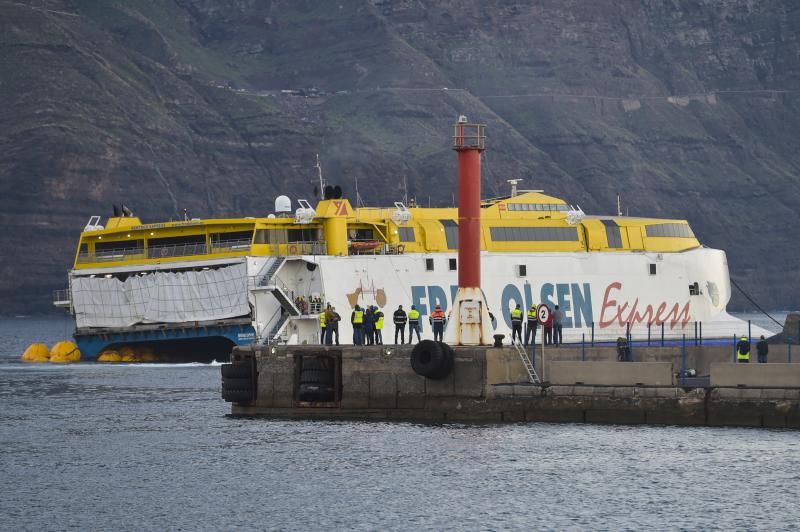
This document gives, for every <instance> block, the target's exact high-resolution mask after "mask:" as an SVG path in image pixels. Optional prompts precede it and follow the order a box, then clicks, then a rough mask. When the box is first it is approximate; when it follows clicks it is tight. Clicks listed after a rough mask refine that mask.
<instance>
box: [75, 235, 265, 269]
mask: <svg viewBox="0 0 800 532" xmlns="http://www.w3.org/2000/svg"><path fill="white" fill-rule="evenodd" d="M249 251H250V240H222V241H217V242H212V243H211V245H209V244H206V243H205V242H196V243H191V244H170V245H166V246H158V245H154V246H147V248H120V249H104V250H102V251H95V252H94V253H89V252H82V253H80V254H78V264H87V263H93V262H117V261H123V260H136V259H164V258H170V257H188V256H191V255H208V254H210V253H241V252H244V253H246V252H249Z"/></svg>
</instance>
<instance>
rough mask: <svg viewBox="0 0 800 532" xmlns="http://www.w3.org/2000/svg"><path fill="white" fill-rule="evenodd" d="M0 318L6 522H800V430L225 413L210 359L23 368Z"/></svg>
mask: <svg viewBox="0 0 800 532" xmlns="http://www.w3.org/2000/svg"><path fill="white" fill-rule="evenodd" d="M70 330H71V325H70V323H69V322H68V321H65V320H33V319H29V320H23V319H16V320H14V319H11V320H8V319H6V320H0V493H1V494H0V529H2V530H37V531H38V530H264V529H284V530H285V529H299V530H323V529H325V530H327V529H356V530H383V529H405V530H416V529H435V530H475V529H490V530H503V529H524V530H529V529H552V530H565V529H567V530H623V529H628V530H643V529H657V530H662V529H719V530H731V529H737V530H740V529H741V530H744V529H762V530H798V523H800V509H798V500H800V434H798V433H797V432H793V431H781V430H747V429H726V428H713V429H712V428H678V427H624V426H592V425H555V424H514V425H445V426H436V425H417V424H411V423H376V422H371V423H360V422H325V421H315V422H307V421H275V420H263V419H254V420H240V419H232V418H228V417H226V414H227V412H228V411H229V407H228V405H227V404H226V403H224V402H222V401H221V399H220V397H219V385H220V379H219V367H217V366H215V365H199V364H198V365H173V366H163V365H162V366H156V365H113V366H105V365H99V364H79V365H72V366H48V365H44V366H29V365H22V364H21V363H19V362H17V359H18V357H19V355H20V353H21V352H22V349H24V347H25V346H26V345H27V344H28V343H30V342H31V341H33V340H45V341H48V342H50V343H52V342H53V341H55V340H58V339H61V338H65V337H67V336H68V334H69V332H70Z"/></svg>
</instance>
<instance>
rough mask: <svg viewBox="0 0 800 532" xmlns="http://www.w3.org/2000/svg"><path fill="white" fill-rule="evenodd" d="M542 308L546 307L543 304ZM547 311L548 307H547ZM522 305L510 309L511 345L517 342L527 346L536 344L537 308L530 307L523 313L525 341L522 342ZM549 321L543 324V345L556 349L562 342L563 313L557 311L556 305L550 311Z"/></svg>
mask: <svg viewBox="0 0 800 532" xmlns="http://www.w3.org/2000/svg"><path fill="white" fill-rule="evenodd" d="M544 306H546V307H547V305H546V304H545V305H544ZM547 308H548V310H549V309H550V307H547ZM522 314H523V312H522V305H520V304H517V306H516V307H515V308H513V309H511V343H512V344H513V343H514V340H517V341H518V342H519V343H520V344H523V345H528V344H535V343H536V330H537V329H538V328H539V316H538V307H537V306H536V305H531V308H529V309H528V310H527V312H525V318H526V319H525V340H524V341H523V340H522V318H523V315H522ZM550 317H551V319H550V320H549V321H548V322H546V323H545V324H544V327H543V328H544V345H550V344H553V345H555V346H556V347H558V346H559V345H561V344H562V343H563V340H562V336H561V333H562V330H563V326H562V321H563V319H564V313H563V312H562V311H561V310H559V308H558V305H555V308H554V309H553V310H552V311H550Z"/></svg>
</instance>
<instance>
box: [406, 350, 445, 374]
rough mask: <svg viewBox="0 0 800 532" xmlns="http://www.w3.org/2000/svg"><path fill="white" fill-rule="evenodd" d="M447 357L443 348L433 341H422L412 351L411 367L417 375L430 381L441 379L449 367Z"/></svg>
mask: <svg viewBox="0 0 800 532" xmlns="http://www.w3.org/2000/svg"><path fill="white" fill-rule="evenodd" d="M447 364H448V362H447V355H446V354H445V352H444V350H443V349H442V346H441V344H440V343H438V342H434V341H433V340H422V341H421V342H419V343H418V344H417V345H415V346H414V349H412V350H411V367H412V369H413V370H414V372H416V374H417V375H422V376H423V377H427V378H429V379H441V378H443V377H440V376H439V375H440V374H441V373H442V372H443V371H444V369H443V367H442V366H447Z"/></svg>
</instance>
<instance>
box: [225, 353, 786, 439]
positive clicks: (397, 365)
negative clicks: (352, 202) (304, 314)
mask: <svg viewBox="0 0 800 532" xmlns="http://www.w3.org/2000/svg"><path fill="white" fill-rule="evenodd" d="M454 349H455V356H454V360H453V368H452V371H451V372H450V373H449V374H448V375H447V376H446V377H445V378H443V379H441V380H432V379H428V378H425V377H422V376H419V375H417V374H416V373H415V372H414V371H413V369H412V368H411V364H410V355H411V346H391V345H389V346H358V347H356V346H340V347H339V346H335V347H334V346H278V347H263V348H262V347H256V348H236V349H235V350H234V353H233V355H232V360H233V363H234V366H236V367H237V368H235V373H236V376H237V377H239V378H240V379H239V380H238V382H245V385H244V386H245V388H246V387H247V380H246V379H244V380H242V379H241V375H244V374H245V373H244V372H250V373H247V375H250V378H251V379H252V388H247V389H248V390H249V392H247V394H246V396H245V395H241V396H236V395H235V394H233V395H230V392H229V397H234V399H236V400H239V402H234V403H233V405H232V408H231V413H232V415H234V416H270V417H299V418H315V417H325V418H355V419H397V420H413V421H426V422H442V421H474V422H514V421H547V422H587V423H620V424H642V423H646V424H670V425H673V424H674V425H731V426H752V427H781V428H787V427H788V428H800V364H786V363H772V364H766V365H764V364H753V363H751V364H749V365H744V364H739V365H736V364H733V363H731V360H732V356H731V348H729V347H724V346H716V347H712V346H702V347H701V346H691V347H687V354H686V360H687V363H686V367H691V368H695V369H697V370H698V372H699V374H701V375H709V376H710V379H704V380H700V381H699V382H702V383H703V384H702V385H701V384H698V380H697V379H694V380H693V382H694V383H695V384H693V385H688V384H687V381H683V380H682V379H680V378H678V377H676V373H677V372H678V371H679V370H680V369H681V350H680V348H660V347H648V348H639V349H637V351H636V352H635V355H634V356H635V360H636V362H617V361H616V350H615V349H614V348H608V347H605V348H591V349H589V348H587V349H585V350H583V351H582V350H581V349H580V348H577V349H576V348H574V347H572V348H565V347H560V348H558V349H555V348H552V349H548V350H546V351H545V356H544V360H542V357H541V353H538V354H537V357H536V369H537V371H538V373H539V375H540V377H541V380H542V382H541V383H539V384H531V383H530V382H529V379H528V375H527V372H526V371H525V368H524V366H523V364H522V361H521V360H520V357H519V355H518V353H517V352H516V350H514V349H513V348H510V347H504V348H490V347H457V348H454ZM770 356H771V359H773V360H780V354H779V353H775V354H773V353H771V355H770ZM582 358H585V359H586V361H582V360H581V359H582ZM308 360H311V361H314V363H315V364H319V362H317V361H318V360H324V361H325V362H324V366H325V368H326V369H325V371H327V372H329V373H328V374H325V378H326V379H327V381H326V382H328V383H329V384H330V386H329V390H328V392H329V394H330V395H329V396H326V397H325V398H324V400H316V399H314V398H313V396H312V400H308V396H307V395H306V396H304V395H303V393H304V392H303V391H302V385H301V382H303V378H304V377H302V375H304V374H305V373H304V371H305V370H301V367H305V366H306V365H310V362H305V361H308ZM313 367H314V368H318V366H317V365H315V366H313ZM248 368H249V369H248ZM226 371H227V372H228V374H229V375H231V374H233V372H234V370H231V369H228V370H226V369H225V366H223V376H224V375H225V373H226ZM310 371H312V374H313V375H317V373H319V370H318V369H313V370H310ZM223 381H225V378H223ZM230 382H233V381H229V383H228V384H227V386H231V384H230ZM223 386H226V384H224V385H223ZM223 393H225V387H223ZM237 393H243V392H242V391H241V390H239V391H237ZM229 400H231V399H229Z"/></svg>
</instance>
